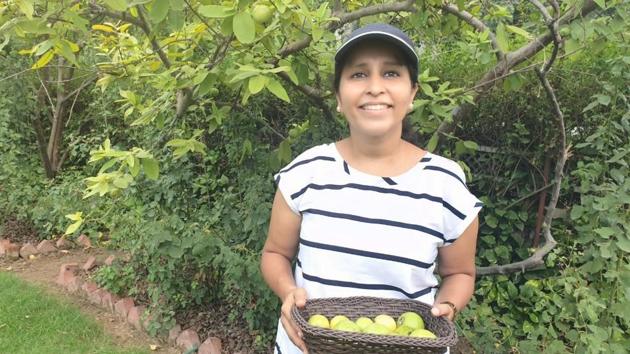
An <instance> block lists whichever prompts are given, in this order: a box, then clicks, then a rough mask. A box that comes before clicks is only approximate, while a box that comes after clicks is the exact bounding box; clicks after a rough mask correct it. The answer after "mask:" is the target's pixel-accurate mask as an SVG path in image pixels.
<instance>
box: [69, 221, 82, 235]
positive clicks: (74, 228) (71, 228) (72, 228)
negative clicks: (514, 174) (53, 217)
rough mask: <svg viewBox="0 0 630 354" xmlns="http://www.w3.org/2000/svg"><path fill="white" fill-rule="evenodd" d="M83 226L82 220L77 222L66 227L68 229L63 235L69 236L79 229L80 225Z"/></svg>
mask: <svg viewBox="0 0 630 354" xmlns="http://www.w3.org/2000/svg"><path fill="white" fill-rule="evenodd" d="M82 224H83V220H79V221H77V222H75V223H73V224H71V225H70V226H68V228H67V229H66V232H65V234H66V235H70V234H73V233H74V232H75V231H77V230H78V229H79V227H81V225H82Z"/></svg>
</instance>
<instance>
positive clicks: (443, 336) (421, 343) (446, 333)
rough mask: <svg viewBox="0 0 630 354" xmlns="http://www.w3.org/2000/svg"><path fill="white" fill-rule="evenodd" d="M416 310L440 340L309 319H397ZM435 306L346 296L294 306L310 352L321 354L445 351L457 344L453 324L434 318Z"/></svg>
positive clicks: (440, 318) (294, 315)
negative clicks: (316, 323) (343, 327)
mask: <svg viewBox="0 0 630 354" xmlns="http://www.w3.org/2000/svg"><path fill="white" fill-rule="evenodd" d="M407 311H413V312H416V313H418V314H419V315H420V316H422V318H423V319H424V323H425V327H426V329H428V330H430V331H431V332H433V333H435V335H436V336H437V337H438V338H437V339H428V338H415V337H404V336H396V335H378V334H368V333H355V332H344V331H338V330H331V329H325V328H318V327H314V326H311V325H310V324H308V318H309V317H310V316H312V315H315V314H321V315H324V316H326V317H327V318H331V317H333V316H335V315H345V316H346V317H348V318H349V319H350V320H353V321H354V320H356V319H357V318H359V317H361V316H366V317H371V318H373V317H375V316H378V315H380V314H387V315H390V316H392V317H394V318H397V317H398V316H400V315H401V314H403V313H405V312H407ZM430 311H431V306H429V305H427V304H424V303H422V302H420V301H416V300H400V299H382V298H375V297H363V296H357V297H346V298H326V299H309V300H307V301H306V306H304V308H302V309H298V308H297V307H295V306H294V307H293V309H292V313H291V315H292V316H293V319H294V321H295V322H296V323H297V325H298V326H299V327H300V329H301V330H302V332H303V335H304V337H303V340H304V342H305V343H306V346H307V347H308V350H309V353H313V354H317V353H321V354H342V353H343V354H403V353H404V354H409V353H436V354H437V353H440V354H442V353H444V352H445V351H446V348H447V347H450V346H454V345H455V344H456V343H457V333H456V332H455V326H454V325H453V323H452V322H451V321H449V320H447V319H445V318H443V317H437V318H436V317H433V316H432V315H431V313H430Z"/></svg>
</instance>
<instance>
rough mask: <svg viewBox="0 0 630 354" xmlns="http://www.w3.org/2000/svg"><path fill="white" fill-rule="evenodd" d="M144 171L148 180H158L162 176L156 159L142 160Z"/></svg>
mask: <svg viewBox="0 0 630 354" xmlns="http://www.w3.org/2000/svg"><path fill="white" fill-rule="evenodd" d="M141 161H142V170H143V171H144V174H145V175H147V178H148V179H150V180H156V179H157V178H158V176H159V174H160V168H159V166H158V162H157V160H156V159H142V160H141Z"/></svg>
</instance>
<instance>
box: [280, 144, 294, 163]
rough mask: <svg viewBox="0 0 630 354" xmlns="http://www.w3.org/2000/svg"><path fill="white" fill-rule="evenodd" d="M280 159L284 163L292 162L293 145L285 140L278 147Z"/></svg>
mask: <svg viewBox="0 0 630 354" xmlns="http://www.w3.org/2000/svg"><path fill="white" fill-rule="evenodd" d="M278 158H279V159H280V161H283V162H289V161H290V160H291V143H289V141H288V140H283V141H282V142H281V143H280V146H278Z"/></svg>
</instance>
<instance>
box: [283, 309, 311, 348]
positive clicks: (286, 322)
mask: <svg viewBox="0 0 630 354" xmlns="http://www.w3.org/2000/svg"><path fill="white" fill-rule="evenodd" d="M281 321H282V326H283V327H284V331H285V332H287V336H289V339H290V340H291V341H292V342H293V344H295V345H296V346H297V347H298V348H300V350H302V352H304V353H307V352H308V351H307V349H306V344H305V343H304V341H303V340H302V338H300V336H299V335H298V332H297V331H296V327H294V326H293V324H292V323H291V322H292V321H291V320H290V319H289V318H287V317H285V316H282V318H281Z"/></svg>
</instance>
